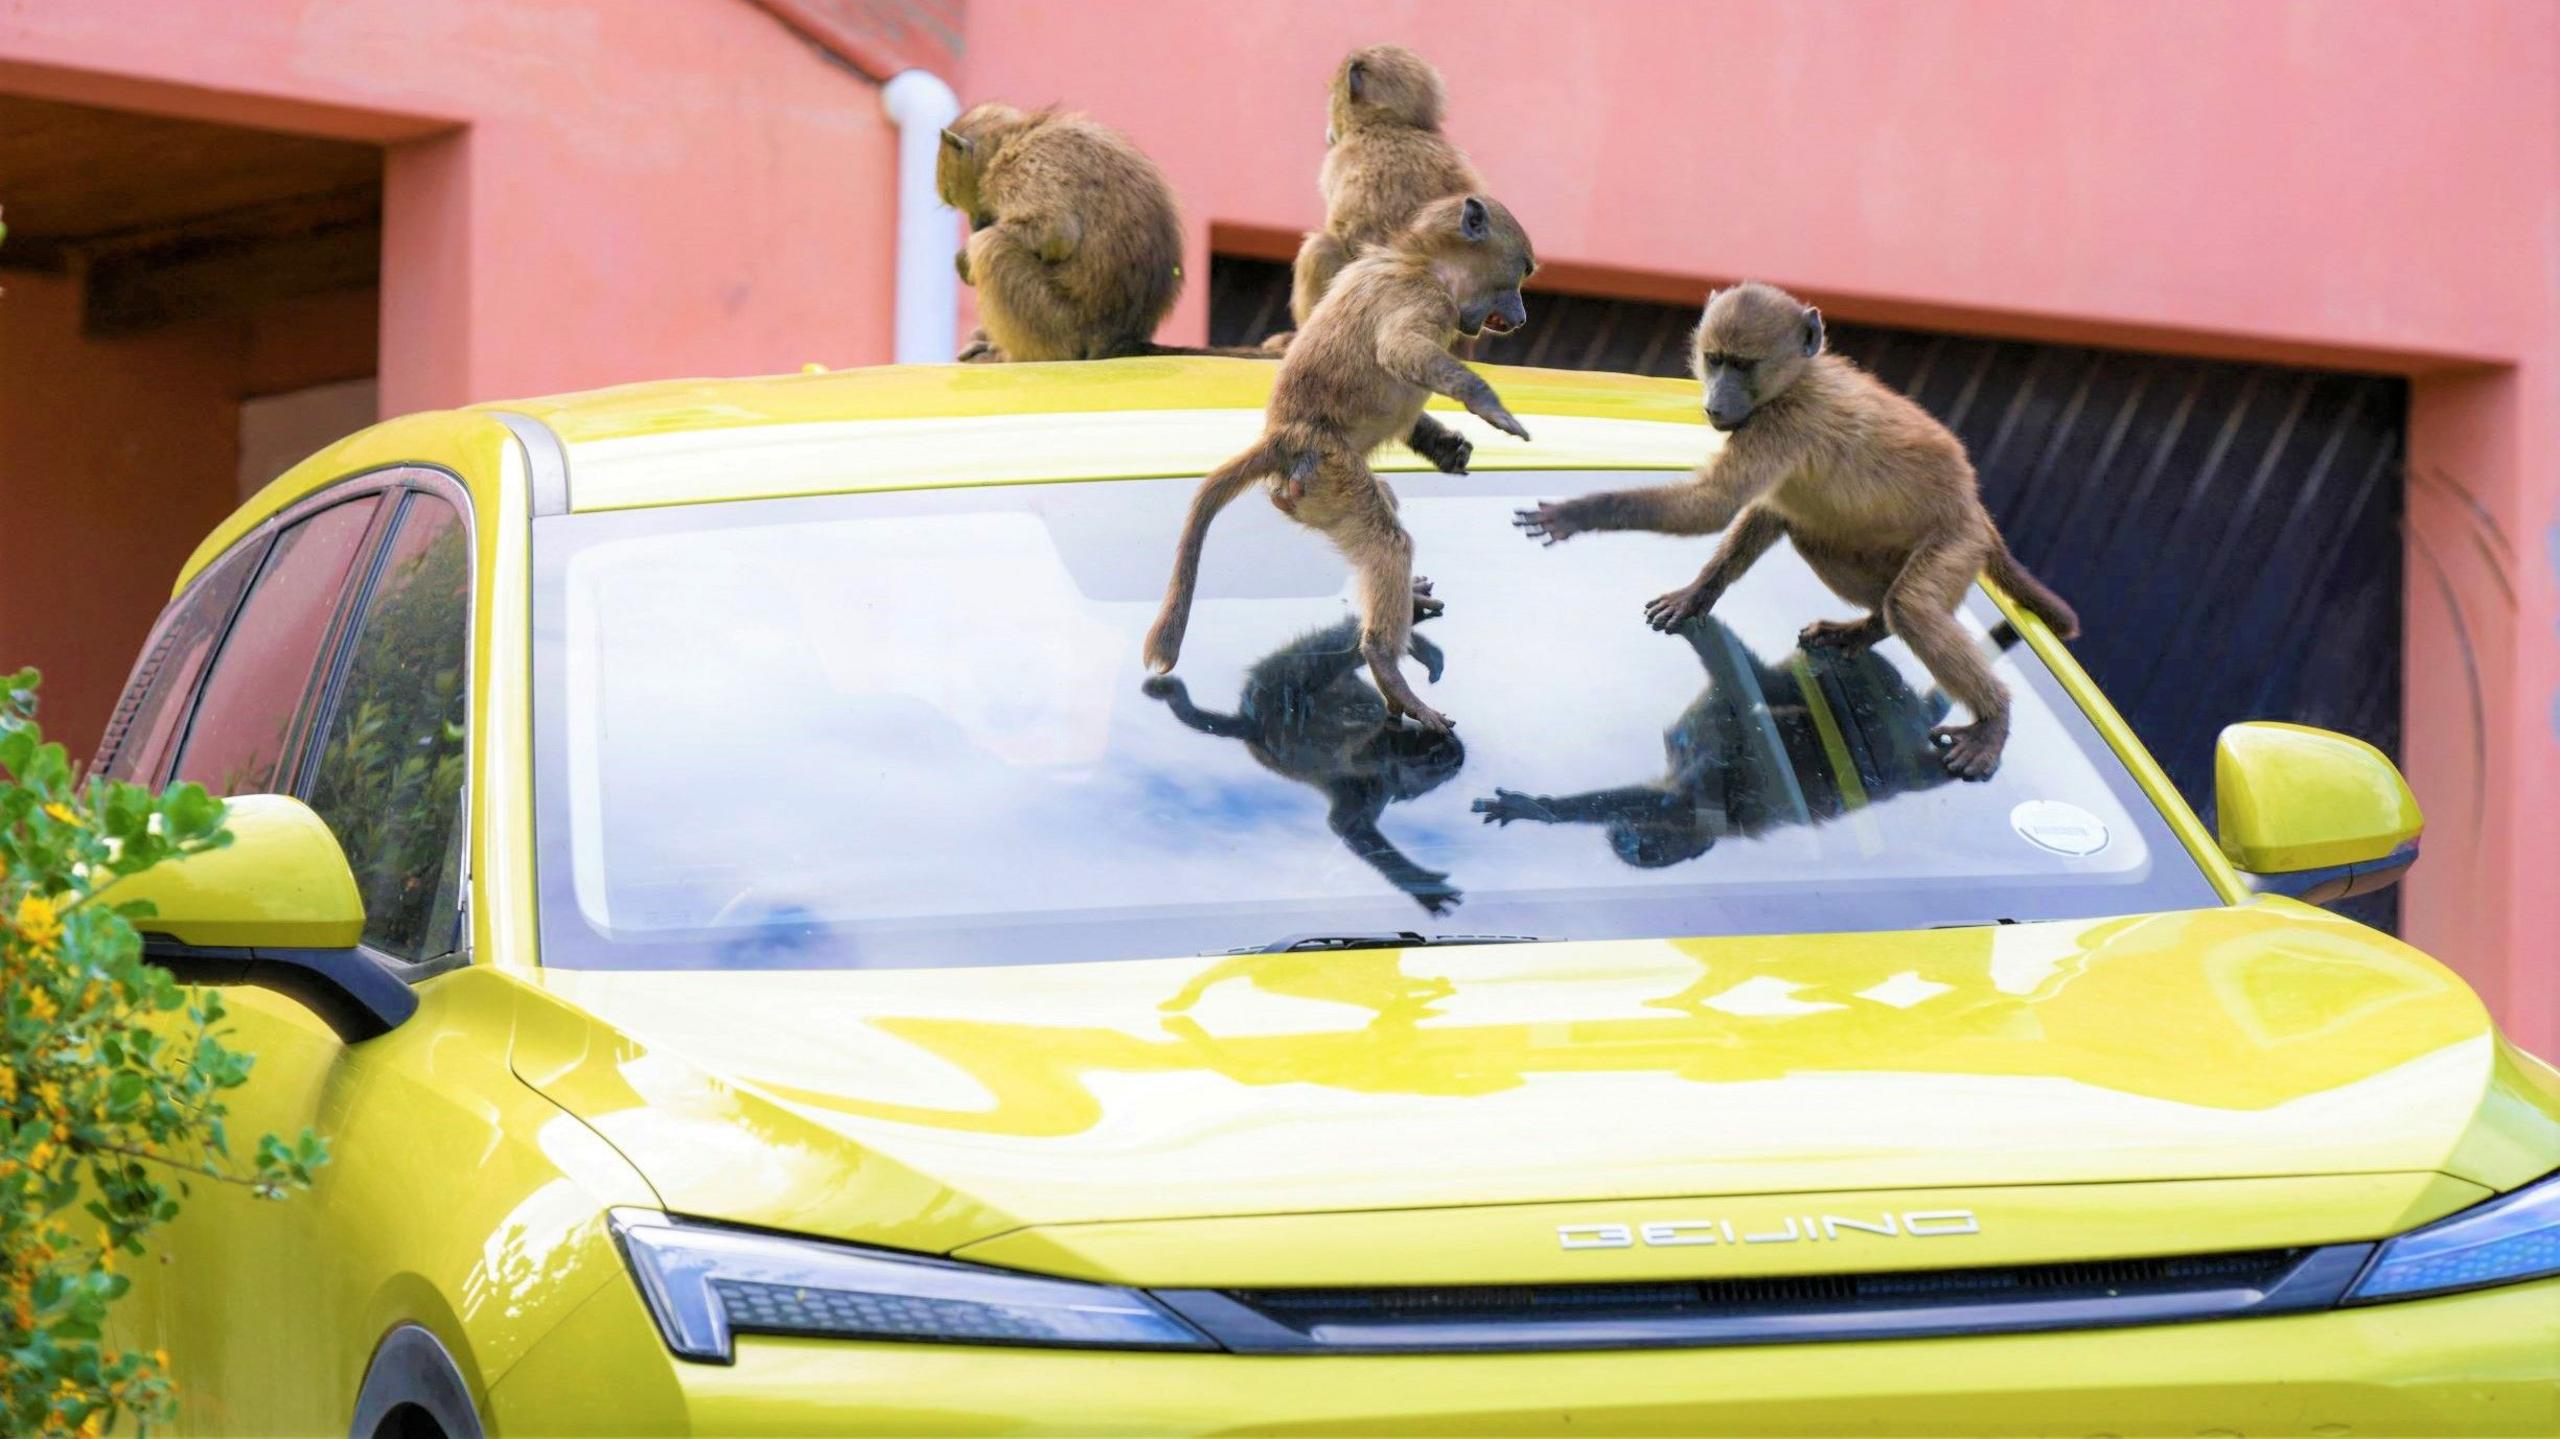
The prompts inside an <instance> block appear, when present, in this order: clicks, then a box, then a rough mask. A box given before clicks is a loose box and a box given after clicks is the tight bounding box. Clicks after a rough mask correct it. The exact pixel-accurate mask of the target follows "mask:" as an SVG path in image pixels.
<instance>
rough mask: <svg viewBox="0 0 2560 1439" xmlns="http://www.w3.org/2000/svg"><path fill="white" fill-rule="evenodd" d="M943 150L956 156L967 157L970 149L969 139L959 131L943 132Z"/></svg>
mask: <svg viewBox="0 0 2560 1439" xmlns="http://www.w3.org/2000/svg"><path fill="white" fill-rule="evenodd" d="M942 148H943V149H945V150H948V151H950V152H951V153H952V154H954V155H966V154H968V153H969V149H970V145H969V137H968V136H966V135H963V134H961V133H960V132H959V131H957V130H945V131H943V132H942Z"/></svg>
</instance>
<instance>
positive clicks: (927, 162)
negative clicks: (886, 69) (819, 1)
mask: <svg viewBox="0 0 2560 1439" xmlns="http://www.w3.org/2000/svg"><path fill="white" fill-rule="evenodd" d="M880 103H881V104H882V105H883V106H884V107H886V108H887V110H888V112H889V118H890V119H891V120H893V121H895V122H896V123H897V126H898V339H897V360H898V363H899V364H901V365H931V364H942V363H946V362H948V361H949V360H950V359H951V356H952V354H953V352H954V351H955V350H956V349H957V348H958V341H959V331H960V276H959V274H958V273H957V272H956V271H954V270H953V269H952V267H951V255H952V252H953V251H954V250H955V249H957V248H958V246H957V244H956V240H957V237H958V235H959V229H958V227H957V226H955V225H953V224H952V223H951V222H952V220H953V219H954V218H956V217H957V215H958V213H959V212H958V211H956V210H953V209H952V208H951V207H950V206H948V205H945V204H944V203H942V197H941V196H939V195H937V194H935V193H934V188H933V162H934V156H935V153H936V152H937V151H938V150H940V148H941V146H942V130H943V127H944V126H946V125H949V124H950V123H951V122H952V121H954V120H956V119H958V118H960V97H959V96H957V95H954V94H952V93H951V87H950V86H948V85H945V84H943V83H942V80H941V78H940V77H939V76H937V75H935V74H934V73H933V72H931V71H929V70H901V71H899V72H898V73H897V74H895V75H893V76H891V77H890V78H889V83H888V85H887V86H885V87H884V88H882V90H881V91H880Z"/></svg>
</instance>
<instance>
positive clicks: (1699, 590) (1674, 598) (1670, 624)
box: [1644, 585, 1716, 630]
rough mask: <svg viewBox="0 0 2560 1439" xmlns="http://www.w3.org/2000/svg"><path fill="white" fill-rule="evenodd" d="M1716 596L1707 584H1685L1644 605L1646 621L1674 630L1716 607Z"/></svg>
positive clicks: (1660, 627)
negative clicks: (1708, 590)
mask: <svg viewBox="0 0 2560 1439" xmlns="http://www.w3.org/2000/svg"><path fill="white" fill-rule="evenodd" d="M1715 603H1716V596H1714V595H1712V594H1710V593H1708V592H1707V587H1706V586H1705V585H1683V586H1682V587H1680V588H1679V589H1676V590H1673V591H1672V592H1671V593H1669V594H1667V595H1657V596H1655V597H1654V598H1653V599H1652V600H1651V601H1650V602H1648V603H1647V604H1646V605H1645V607H1644V619H1645V623H1646V624H1649V625H1651V626H1653V627H1654V628H1655V629H1658V630H1673V629H1678V628H1679V627H1680V626H1682V625H1685V624H1687V623H1688V622H1689V621H1691V620H1694V619H1696V618H1697V617H1698V616H1700V615H1702V614H1705V613H1706V612H1707V611H1708V610H1711V609H1713V608H1715Z"/></svg>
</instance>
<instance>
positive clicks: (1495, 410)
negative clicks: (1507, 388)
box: [1467, 390, 1529, 440]
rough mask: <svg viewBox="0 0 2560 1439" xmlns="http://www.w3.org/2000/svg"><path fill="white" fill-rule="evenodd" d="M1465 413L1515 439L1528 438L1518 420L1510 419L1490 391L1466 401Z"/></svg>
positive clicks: (1498, 400)
mask: <svg viewBox="0 0 2560 1439" xmlns="http://www.w3.org/2000/svg"><path fill="white" fill-rule="evenodd" d="M1467 413H1468V414H1471V415H1473V416H1475V417H1476V418H1477V419H1479V420H1482V421H1484V422H1485V423H1486V424H1488V425H1491V426H1493V427H1494V428H1495V429H1497V430H1500V431H1501V432H1503V433H1504V434H1506V435H1510V436H1512V437H1513V438H1515V439H1522V440H1525V439H1527V438H1529V432H1528V430H1526V429H1524V428H1523V427H1522V426H1521V424H1520V422H1519V421H1518V420H1515V419H1513V418H1511V411H1510V410H1508V409H1506V408H1504V406H1503V403H1502V401H1501V400H1500V399H1499V398H1497V397H1496V396H1495V395H1494V393H1493V392H1492V391H1491V390H1487V391H1485V392H1484V393H1483V394H1480V395H1477V396H1475V397H1474V398H1472V399H1470V400H1468V401H1467Z"/></svg>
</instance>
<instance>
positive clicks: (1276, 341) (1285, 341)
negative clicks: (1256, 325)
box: [1262, 330, 1298, 355]
mask: <svg viewBox="0 0 2560 1439" xmlns="http://www.w3.org/2000/svg"><path fill="white" fill-rule="evenodd" d="M1296 338H1298V332H1297V331H1295V330H1282V331H1281V332H1280V333H1279V334H1276V335H1267V336H1265V337H1263V341H1262V352H1263V353H1264V354H1266V355H1285V354H1287V353H1289V342H1290V341H1292V340H1294V339H1296Z"/></svg>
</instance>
